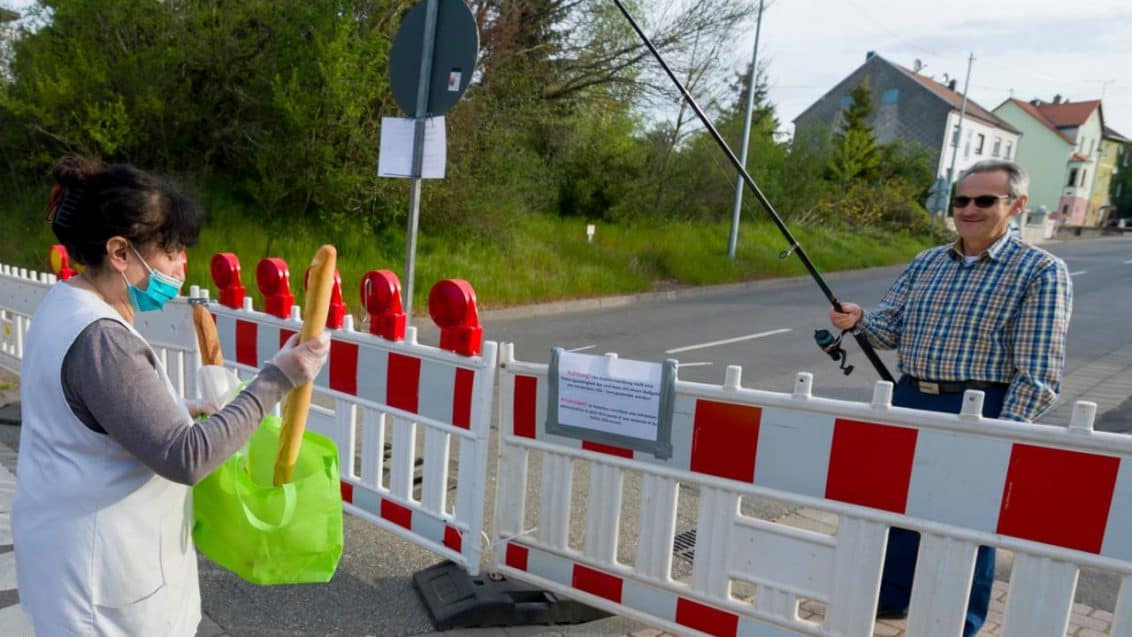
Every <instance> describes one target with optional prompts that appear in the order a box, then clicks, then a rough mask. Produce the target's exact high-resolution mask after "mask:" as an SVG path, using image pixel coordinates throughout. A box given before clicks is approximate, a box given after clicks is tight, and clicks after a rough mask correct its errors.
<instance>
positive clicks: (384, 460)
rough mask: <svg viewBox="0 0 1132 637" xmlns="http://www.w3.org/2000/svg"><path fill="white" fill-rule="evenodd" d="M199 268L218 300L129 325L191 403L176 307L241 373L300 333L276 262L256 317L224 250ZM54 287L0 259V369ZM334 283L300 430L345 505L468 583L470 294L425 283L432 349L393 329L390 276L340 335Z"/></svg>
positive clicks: (478, 373)
mask: <svg viewBox="0 0 1132 637" xmlns="http://www.w3.org/2000/svg"><path fill="white" fill-rule="evenodd" d="M59 249H61V247H60V248H59ZM63 254H64V256H65V252H64V253H63ZM56 261H57V260H56ZM64 263H65V259H64ZM212 274H213V278H214V281H215V282H216V284H217V286H218V287H219V289H220V294H219V295H218V296H219V297H220V298H221V299H223V301H224V302H209V301H208V294H207V291H202V290H201V289H200V288H199V287H198V286H192V287H191V288H190V291H189V298H188V299H177V300H175V301H172V302H170V303H169V304H167V305H166V307H165V309H164V310H162V311H160V312H148V313H144V314H138V315H137V316H136V317H135V327H136V328H137V329H138V331H139V332H140V333H141V334H142V335H143V336H144V337H145V338H146V339H147V340H148V341H149V343H150V344H151V346H153V347H154V349H155V351H156V352H157V354H158V356H159V357H160V358H161V360H162V362H163V363H164V364H165V366H166V369H167V371H168V373H169V377H170V379H171V380H172V381H173V383H174V386H175V387H176V388H177V389H178V390H179V391H180V392H181V394H182V395H184V396H187V397H194V396H197V388H196V370H197V368H198V367H199V365H200V355H199V352H198V345H197V342H196V333H195V330H194V329H193V326H192V313H191V306H190V305H189V301H190V300H191V301H195V302H206V303H208V307H209V310H210V311H211V312H212V314H213V316H214V317H215V319H216V324H217V332H218V335H219V337H220V342H221V348H222V352H223V355H224V360H225V363H226V365H229V366H231V367H233V368H234V369H236V370H237V371H238V372H239V373H240V374H241V376H244V377H248V376H250V375H251V374H253V373H254V372H255V370H256V369H257V368H258V367H259V366H260V365H262V364H263V363H264V362H265V361H267V360H269V359H270V358H271V357H272V356H274V355H275V353H276V352H277V351H278V350H279V347H280V346H281V345H282V344H283V343H284V342H285V341H286V340H287V338H288V337H289V336H290V335H291V334H293V333H295V332H297V331H299V328H300V326H301V322H300V320H299V319H300V316H301V313H300V311H299V310H300V309H299V308H298V306H295V305H294V300H293V296H292V295H291V293H290V274H289V272H288V271H287V266H286V264H285V263H283V261H282V260H280V259H264V260H262V261H261V262H260V264H259V266H258V267H257V284H258V285H259V288H260V291H261V293H262V295H263V306H264V308H265V309H266V310H269V311H270V313H269V312H260V311H256V310H255V309H254V303H255V302H254V300H253V299H252V298H251V297H248V296H244V292H245V289H244V287H243V285H242V283H241V282H240V268H239V261H238V260H237V259H236V257H235V256H234V255H231V254H221V255H216V257H214V258H213V261H212ZM55 282H56V276H55V275H52V274H43V273H38V272H27V271H25V270H19V269H13V268H10V267H8V266H2V265H0V366H3V367H5V368H7V369H10V370H12V371H14V372H16V373H18V372H19V362H20V360H21V359H22V358H23V338H24V335H25V334H26V333H27V328H28V325H29V323H30V317H31V315H32V314H33V313H34V311H35V308H36V306H38V305H39V301H40V300H41V299H42V298H43V295H44V294H46V292H47V290H48V289H49V287H50V286H51V285H53V284H54V283H55ZM340 286H341V279H340V278H339V277H338V276H337V274H336V285H335V291H334V294H333V295H332V299H331V312H330V316H329V318H328V321H327V322H328V327H329V328H330V329H329V332H330V335H331V352H330V360H329V362H328V363H327V365H326V366H325V367H324V368H323V370H322V372H321V373H320V375H319V377H318V378H317V379H316V380H315V387H316V389H315V396H316V397H315V401H314V402H315V405H314V406H312V407H311V414H310V419H309V423H308V426H309V427H310V428H311V429H312V430H313V431H317V432H319V433H322V434H324V435H327V436H329V437H331V438H333V439H334V441H335V443H336V444H337V446H338V450H339V456H340V463H339V464H340V467H341V471H342V476H341V477H342V496H343V501H344V506H345V509H346V511H347V512H349V513H353V514H354V515H357V516H359V517H361V518H363V519H366V520H368V521H370V522H372V523H374V524H376V525H378V526H380V527H382V528H384V529H387V530H389V531H391V532H393V533H396V534H398V535H400V536H402V537H404V538H406V539H408V540H409V541H412V542H415V543H417V544H419V545H421V546H423V547H425V548H427V549H429V550H431V551H433V552H435V553H437V554H439V555H441V556H443V557H446V558H448V559H451V560H452V561H454V562H456V563H458V564H460V565H461V566H463V567H464V568H465V569H466V570H467V571H468V573H469V574H471V575H476V574H478V572H479V569H480V563H481V560H482V554H483V548H484V542H483V537H484V528H483V520H484V508H485V502H484V494H485V493H486V490H487V487H486V481H487V462H488V452H489V445H488V438H489V431H490V425H491V416H492V411H491V407H492V398H493V394H494V390H495V366H496V344H495V343H493V342H483V339H482V328H481V327H480V326H479V319H478V315H477V312H476V307H475V293H474V291H473V290H472V288H471V286H470V285H468V284H467V283H466V282H463V281H458V280H446V281H442V282H440V283H438V284H437V285H436V286H435V287H434V288H433V291H432V294H430V299H429V310H430V314H431V315H432V317H433V319H434V321H435V322H436V323H437V325H438V326H439V327H440V329H441V338H440V341H441V342H440V347H434V346H429V345H424V344H421V343H417V342H416V331H415V329H414V328H406V327H405V316H404V314H403V313H402V312H401V306H400V298H399V294H400V284H399V282H398V281H397V278H396V276H395V275H393V274H392V273H391V272H388V271H376V272H370V273H369V274H367V275H366V277H365V278H364V279H363V281H362V283H361V285H360V292H361V296H362V302H361V305H362V307H363V308H364V310H365V313H366V317H367V319H368V322H369V324H370V330H369V332H359V331H355V330H354V329H353V317H352V316H350V315H348V314H346V306H345V303H344V302H343V301H342V294H341V288H340ZM454 447H456V448H458V451H457V450H456V449H455V448H454ZM418 473H419V477H420V484H419V487H418V486H417V485H415V480H416V477H417V474H418ZM450 491H455V498H454V500H452V501H450V498H449V492H450Z"/></svg>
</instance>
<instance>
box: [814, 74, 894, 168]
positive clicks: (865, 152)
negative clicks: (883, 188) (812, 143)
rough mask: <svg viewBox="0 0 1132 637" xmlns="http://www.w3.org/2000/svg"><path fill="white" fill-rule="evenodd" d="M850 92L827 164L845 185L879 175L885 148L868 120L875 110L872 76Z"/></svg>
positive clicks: (834, 135)
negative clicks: (870, 86)
mask: <svg viewBox="0 0 1132 637" xmlns="http://www.w3.org/2000/svg"><path fill="white" fill-rule="evenodd" d="M849 96H850V98H851V99H850V102H849V104H848V105H847V106H846V107H845V109H844V110H843V111H842V113H841V116H842V123H841V127H840V129H838V131H837V132H836V133H834V134H833V153H832V154H831V156H830V158H829V163H828V164H827V166H826V173H827V176H828V177H829V178H830V179H832V180H834V181H836V182H839V183H841V184H843V185H844V184H848V183H849V182H852V181H854V180H857V179H863V180H872V179H876V177H877V174H878V171H879V169H880V165H881V149H880V147H879V146H878V145H877V143H876V139H875V138H874V137H873V131H872V127H871V126H869V123H868V119H869V117H870V116H871V115H872V114H873V93H872V91H871V90H870V89H869V82H868V79H867V78H866V79H863V80H861V83H860V84H858V85H857V86H856V87H854V88H853V91H852V92H851V93H850V94H849Z"/></svg>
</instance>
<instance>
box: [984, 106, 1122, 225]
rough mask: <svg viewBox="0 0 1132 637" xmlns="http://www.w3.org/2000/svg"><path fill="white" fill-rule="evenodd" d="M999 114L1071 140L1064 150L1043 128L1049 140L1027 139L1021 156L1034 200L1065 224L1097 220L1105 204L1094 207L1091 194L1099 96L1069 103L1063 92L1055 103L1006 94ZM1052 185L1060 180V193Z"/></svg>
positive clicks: (1100, 120) (1100, 125) (1099, 130)
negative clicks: (1062, 95) (1062, 96)
mask: <svg viewBox="0 0 1132 637" xmlns="http://www.w3.org/2000/svg"><path fill="white" fill-rule="evenodd" d="M995 114H996V115H998V116H999V117H1000V118H1002V119H1004V120H1006V121H1008V122H1010V123H1011V124H1012V125H1013V126H1015V127H1016V128H1021V129H1023V130H1025V129H1030V130H1038V131H1041V130H1042V129H1048V130H1056V131H1057V132H1058V133H1059V134H1060V136H1061V137H1063V138H1064V140H1068V142H1069V144H1070V147H1069V149H1068V150H1069V152H1068V153H1065V152H1060V151H1062V150H1064V148H1063V146H1062V144H1059V143H1053V142H1052V141H1051V140H1050V138H1049V136H1048V135H1046V134H1044V133H1043V134H1042V138H1043V139H1045V140H1046V141H1047V142H1050V143H1031V142H1030V139H1029V138H1027V141H1026V145H1025V147H1024V148H1022V149H1020V151H1021V152H1019V154H1018V159H1017V161H1018V163H1019V164H1021V165H1022V167H1024V168H1025V169H1026V170H1027V172H1029V173H1030V181H1031V188H1030V191H1031V204H1032V205H1034V206H1043V205H1044V206H1047V207H1048V208H1049V209H1050V210H1052V211H1053V212H1054V215H1055V218H1057V219H1058V220H1059V222H1060V223H1062V224H1068V225H1074V226H1082V225H1087V224H1088V222H1089V220H1090V219H1093V220H1095V221H1094V223H1097V222H1099V215H1100V214H1101V213H1100V211H1099V208H1100V207H1101V206H1103V203H1102V204H1101V206H1097V208H1098V209H1097V210H1094V209H1093V208H1092V207H1091V204H1090V199H1091V197H1092V194H1093V189H1094V187H1095V186H1096V179H1095V178H1096V176H1097V163H1098V159H1099V158H1100V151H1101V140H1102V137H1103V133H1104V113H1103V111H1102V109H1101V102H1100V100H1089V101H1085V102H1068V101H1063V100H1062V99H1061V96H1060V95H1057V96H1054V98H1053V101H1052V102H1043V101H1042V100H1036V99H1035V100H1031V101H1030V102H1029V103H1026V102H1021V101H1020V100H1016V99H1008V100H1006V101H1005V102H1003V103H1002V104H1000V105H999V106H998V107H997V108H995ZM1064 140H1063V141H1064ZM1053 149H1057V151H1054V150H1053ZM1111 175H1112V173H1111V171H1110V172H1109V177H1110V178H1111ZM1049 184H1058V192H1057V194H1056V196H1055V195H1054V194H1053V193H1052V192H1051V188H1050V187H1049Z"/></svg>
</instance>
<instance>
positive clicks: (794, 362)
mask: <svg viewBox="0 0 1132 637" xmlns="http://www.w3.org/2000/svg"><path fill="white" fill-rule="evenodd" d="M1044 247H1045V248H1046V249H1048V250H1049V251H1051V252H1053V253H1054V254H1056V255H1058V256H1059V257H1061V258H1062V259H1064V260H1065V262H1066V264H1067V265H1068V266H1069V271H1070V273H1072V274H1073V277H1072V278H1073V290H1074V309H1073V318H1072V320H1071V322H1070V329H1069V342H1068V346H1067V361H1066V371H1067V374H1072V373H1073V372H1074V370H1077V369H1079V368H1081V367H1083V366H1085V365H1088V364H1089V363H1091V362H1093V361H1095V360H1097V359H1099V358H1102V357H1103V356H1105V355H1106V354H1109V353H1110V352H1112V351H1114V350H1118V349H1120V348H1122V347H1126V346H1130V345H1132V329H1127V327H1126V326H1127V325H1128V322H1127V321H1126V317H1128V316H1130V315H1132V238H1127V239H1125V238H1111V239H1109V238H1106V239H1098V240H1086V241H1073V242H1062V243H1054V244H1048V245H1046V246H1044ZM819 265H820V264H819ZM899 271H900V268H899V267H890V268H875V269H869V270H858V271H853V272H845V273H834V274H830V275H828V276H827V277H826V278H827V280H828V282H829V285H830V287H831V288H832V290H833V292H834V293H835V294H836V295H837V297H838V298H839V299H841V300H843V301H853V302H855V303H858V304H860V305H863V306H865V307H871V306H873V305H875V304H876V303H877V302H878V301H879V300H880V298H881V296H883V294H884V292H885V291H886V290H887V289H888V286H889V285H890V284H891V283H892V281H893V280H894V279H895V277H896V275H897V274H898V273H899ZM677 297H678V298H676V299H674V300H668V299H663V298H658V299H655V300H651V301H642V302H639V303H635V304H632V305H627V306H625V307H618V308H612V309H605V310H597V311H590V312H579V313H569V314H558V315H553V316H543V317H533V318H514V319H493V318H490V315H489V318H488V319H486V320H485V322H484V324H485V328H484V329H485V333H486V337H487V338H489V339H491V340H496V341H500V342H505V341H511V342H514V343H515V344H516V357H517V358H519V359H521V360H532V361H536V362H545V361H547V360H548V358H549V353H548V352H549V349H550V348H551V347H554V346H560V347H565V348H567V349H571V348H582V347H591V348H592V350H589V351H593V352H601V353H604V352H617V353H618V354H619V355H620V356H623V357H626V358H634V359H640V360H647V361H655V360H663V359H665V358H676V359H677V360H678V361H679V362H680V364H681V367H680V370H679V376H680V378H682V379H685V380H693V381H701V382H712V383H721V382H723V375H724V370H725V369H726V367H727V366H728V365H740V366H742V368H743V385H744V386H748V387H758V388H760V389H769V390H773V391H789V390H790V389H791V387H792V384H793V380H794V373H795V372H797V371H809V372H812V373H813V374H814V392H815V393H816V394H820V395H825V396H830V397H833V398H846V399H855V400H867V399H868V398H869V397H870V396H871V394H872V385H873V383H875V382H876V380H878V378H879V377H878V375H877V374H876V372H875V371H874V370H873V369H872V367H871V366H870V365H869V362H868V360H867V359H866V358H865V356H864V355H863V354H862V353H861V352H860V350H859V349H858V348H857V344H856V343H855V342H852V341H850V342H848V343H846V344H845V348H846V350H847V352H848V355H849V362H850V363H851V364H853V365H854V366H855V369H854V371H853V373H852V374H850V375H849V376H844V375H843V374H842V373H841V372H840V371H839V369H838V366H837V364H836V363H834V362H833V361H832V360H830V359H829V357H827V356H826V355H825V354H824V353H822V352H821V351H820V350H819V349H818V348H817V346H816V345H815V344H814V340H813V336H814V330H815V329H823V328H830V325H829V321H828V318H827V313H828V311H829V307H830V305H829V302H828V301H827V300H826V298H825V297H824V296H823V295H822V293H821V291H820V290H819V289H818V287H817V286H816V285H815V284H814V283H813V281H812V280H811V279H810V278H809V277H799V278H791V279H781V280H774V281H766V282H761V283H755V284H749V285H743V286H724V287H721V288H708V289H699V290H692V291H689V292H688V293H687V294H684V295H680V294H679V293H677ZM422 334H427V331H422ZM424 338H427V336H422V340H423V339H424ZM847 340H848V339H847ZM880 354H881V357H882V359H883V360H884V361H885V364H886V365H887V366H888V368H889V369H890V370H891V371H892V373H893V374H896V373H897V366H896V357H895V355H894V354H893V353H892V352H881V353H880Z"/></svg>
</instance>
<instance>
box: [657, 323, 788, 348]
mask: <svg viewBox="0 0 1132 637" xmlns="http://www.w3.org/2000/svg"><path fill="white" fill-rule="evenodd" d="M790 331H792V330H791V329H790V328H789V327H784V328H782V329H777V330H770V331H769V332H759V333H758V334H748V335H746V336H736V337H735V338H725V339H723V340H722V341H711V342H710V343H697V344H695V345H685V346H684V347H675V348H672V349H666V350H664V353H665V354H677V353H679V352H687V351H689V350H693V349H704V348H705V347H715V346H716V345H729V344H731V343H739V342H741V341H751V340H754V339H756V338H762V337H764V336H774V335H775V334H782V333H784V332H790Z"/></svg>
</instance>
